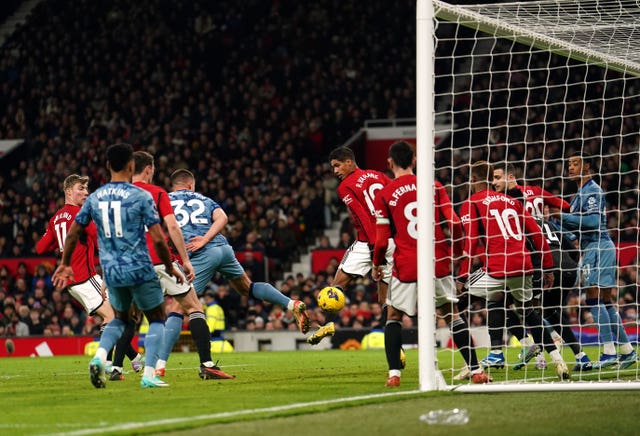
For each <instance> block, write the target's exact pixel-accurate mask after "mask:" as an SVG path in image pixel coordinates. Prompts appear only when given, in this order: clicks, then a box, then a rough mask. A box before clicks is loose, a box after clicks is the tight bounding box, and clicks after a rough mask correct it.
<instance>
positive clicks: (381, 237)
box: [371, 195, 391, 281]
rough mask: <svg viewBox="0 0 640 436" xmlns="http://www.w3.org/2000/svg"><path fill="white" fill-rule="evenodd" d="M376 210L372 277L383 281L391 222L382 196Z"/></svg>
mask: <svg viewBox="0 0 640 436" xmlns="http://www.w3.org/2000/svg"><path fill="white" fill-rule="evenodd" d="M375 209H376V212H375V213H376V240H375V244H374V246H373V256H372V264H373V266H372V268H371V276H372V277H373V280H375V281H379V280H381V279H382V268H381V265H383V264H384V263H385V261H386V256H385V255H386V252H387V247H388V246H389V238H390V237H391V220H390V219H389V210H388V209H387V207H386V205H385V203H384V201H383V200H382V195H378V196H377V198H376V199H375Z"/></svg>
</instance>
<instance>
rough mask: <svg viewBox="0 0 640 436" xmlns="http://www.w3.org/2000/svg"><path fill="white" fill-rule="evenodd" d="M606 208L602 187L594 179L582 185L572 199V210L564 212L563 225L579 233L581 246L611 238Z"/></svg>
mask: <svg viewBox="0 0 640 436" xmlns="http://www.w3.org/2000/svg"><path fill="white" fill-rule="evenodd" d="M605 208H606V202H605V197H604V193H603V192H602V188H600V186H598V184H597V183H596V182H594V181H593V179H590V180H589V181H588V182H587V183H585V184H584V185H582V186H581V187H580V189H578V192H577V193H576V195H575V196H574V197H573V198H572V199H571V203H570V210H571V212H570V213H563V214H562V225H563V227H565V228H566V229H567V230H570V231H572V232H574V233H577V236H578V237H579V238H580V247H581V248H583V249H584V248H585V247H586V246H587V245H588V244H590V243H592V242H599V241H606V240H609V241H610V240H611V236H609V232H608V230H607V215H606V211H605Z"/></svg>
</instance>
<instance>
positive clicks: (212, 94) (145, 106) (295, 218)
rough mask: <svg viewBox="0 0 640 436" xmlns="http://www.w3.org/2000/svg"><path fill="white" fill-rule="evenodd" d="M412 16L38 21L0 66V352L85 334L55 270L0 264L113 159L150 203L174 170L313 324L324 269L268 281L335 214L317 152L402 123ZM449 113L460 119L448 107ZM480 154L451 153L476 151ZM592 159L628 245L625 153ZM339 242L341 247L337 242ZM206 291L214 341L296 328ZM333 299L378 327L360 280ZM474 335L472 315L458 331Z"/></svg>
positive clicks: (453, 157)
mask: <svg viewBox="0 0 640 436" xmlns="http://www.w3.org/2000/svg"><path fill="white" fill-rule="evenodd" d="M414 7H415V5H414V2H413V1H407V0H401V1H399V2H395V3H394V7H393V13H392V14H389V13H388V12H389V5H388V3H387V2H383V1H380V0H374V1H371V2H368V3H367V5H366V7H361V4H359V3H357V2H355V1H352V0H347V1H343V2H334V1H330V0H319V1H316V2H314V3H313V4H308V3H305V2H295V1H291V0H274V1H272V2H264V1H259V0H248V1H246V2H243V5H242V6H239V5H238V3H237V2H232V1H219V2H215V3H211V2H206V1H204V0H195V1H187V0H178V1H173V2H166V1H161V0H141V1H137V2H126V1H123V0H116V1H93V0H79V1H74V2H67V1H64V0H47V1H44V2H42V3H40V4H39V5H38V7H37V8H36V9H35V10H34V12H33V14H32V16H31V17H30V19H29V21H28V22H27V23H26V24H25V25H24V26H22V27H20V28H18V29H16V32H15V33H14V34H13V35H12V36H11V38H10V39H9V40H8V41H7V43H6V44H5V45H4V46H3V47H2V49H1V50H0V101H2V104H0V137H1V138H2V139H15V138H25V143H24V145H22V146H21V148H19V149H18V150H17V151H15V152H13V154H12V155H9V156H8V157H6V158H4V163H2V162H0V165H5V166H6V167H5V168H4V171H3V172H2V174H1V175H0V301H1V302H2V304H1V306H2V315H0V335H7V334H9V335H23V334H44V335H48V334H52V335H56V334H95V333H96V332H97V331H98V327H99V325H100V320H99V319H95V318H94V319H91V318H86V317H85V315H84V314H83V313H82V311H81V308H80V306H79V305H78V304H77V303H75V301H74V300H73V299H72V298H71V297H70V296H69V294H68V293H66V292H61V291H59V290H55V289H53V286H52V285H51V279H50V275H49V274H50V273H51V268H52V267H53V265H44V264H43V265H42V266H39V267H38V268H37V270H36V271H28V269H27V268H26V266H25V267H21V268H19V270H18V273H17V274H15V275H11V274H9V272H8V270H7V269H6V267H4V268H2V267H1V266H2V261H1V258H3V257H5V258H8V257H11V258H20V257H30V256H34V255H35V251H34V247H35V242H36V241H37V240H38V238H39V237H40V236H41V235H42V233H43V232H44V229H45V225H46V222H47V220H48V219H49V217H50V216H51V214H52V213H53V212H54V211H55V210H56V209H57V208H58V207H60V205H61V202H62V201H63V199H62V198H61V195H60V186H61V184H62V181H63V180H64V178H65V177H66V176H67V175H69V174H71V173H78V174H82V175H87V176H89V177H90V180H91V182H90V183H91V184H90V189H91V190H94V189H95V188H96V187H98V186H100V185H101V184H103V183H104V182H106V181H107V179H108V171H107V169H106V168H104V167H103V166H102V164H101V162H102V159H101V156H102V155H103V154H104V151H105V149H106V147H107V146H108V145H110V144H112V143H115V142H119V141H123V142H128V143H131V144H133V145H134V147H135V148H136V149H142V150H146V151H149V152H151V153H152V154H154V156H155V157H156V177H155V183H157V184H159V185H160V186H163V187H165V188H168V187H169V183H168V181H169V175H170V174H171V172H172V171H174V170H176V169H179V168H187V169H190V170H191V171H193V172H194V173H195V174H196V176H197V177H198V180H197V183H198V186H197V188H196V189H197V190H198V191H200V192H202V193H203V194H205V195H207V196H210V197H211V198H214V199H215V200H216V201H218V202H219V204H220V205H221V206H222V207H223V209H224V210H225V211H226V212H227V214H228V215H229V225H228V226H227V229H226V236H227V238H228V239H229V242H230V243H231V245H232V246H233V247H234V249H235V250H237V251H257V252H261V253H264V254H265V255H266V256H268V257H269V259H271V261H272V266H271V268H270V270H269V275H270V279H271V280H272V281H273V280H274V279H282V284H281V287H280V289H281V290H282V292H283V293H285V294H286V295H289V296H291V297H296V296H299V297H300V298H301V299H303V300H304V301H305V303H306V304H307V306H308V307H310V308H311V309H312V310H311V311H312V312H313V314H312V322H313V323H315V324H316V325H319V324H324V322H325V321H326V319H325V314H323V313H322V312H321V311H320V310H319V309H317V308H316V307H315V306H316V304H315V299H314V298H313V291H314V290H317V289H319V288H322V287H323V286H325V285H326V284H328V283H329V281H330V280H331V277H333V273H334V272H335V267H336V265H329V266H328V268H327V270H326V272H321V273H319V274H316V275H311V276H309V277H304V276H302V275H299V276H298V277H283V276H282V275H283V273H284V272H285V271H287V268H288V267H289V266H290V264H291V263H292V262H293V261H295V260H296V259H297V256H298V254H300V253H301V252H302V251H304V250H306V247H308V246H309V245H315V243H316V238H317V237H319V236H321V235H322V231H323V229H324V228H326V226H327V225H328V224H329V223H330V221H331V220H332V219H335V218H336V217H337V216H338V215H339V212H340V211H341V210H342V209H341V207H342V206H341V205H340V204H339V203H338V201H337V197H336V195H335V188H336V186H337V183H338V181H337V180H336V178H335V177H334V176H333V174H332V172H331V169H330V167H329V165H328V162H327V156H328V153H329V151H330V150H331V149H332V148H333V147H335V146H336V145H339V144H342V143H344V142H345V141H346V140H347V139H348V138H349V137H350V136H351V135H352V134H353V133H355V132H356V131H357V130H358V129H359V128H361V127H362V125H363V122H364V121H365V120H367V119H376V118H406V117H414V116H415V59H414V47H415V43H414V42H415V27H414V23H415V16H414V13H415V11H414ZM457 104H459V105H463V104H465V102H464V101H463V99H462V96H461V99H460V101H458V102H457ZM474 104H477V105H480V106H484V107H486V108H488V107H489V106H490V102H488V101H485V102H483V101H479V100H477V99H476V100H474ZM638 113H640V110H639V111H638ZM478 119H480V120H481V117H478V118H474V122H482V121H478ZM511 121H512V120H509V119H504V120H501V121H500V125H507V123H509V122H511ZM486 125H487V124H486V120H485V124H484V126H485V127H486ZM469 131H474V132H476V133H477V132H481V131H482V130H481V129H477V128H470V129H469ZM538 133H539V134H540V132H538ZM514 135H515V136H514ZM522 135H524V133H522ZM488 136H489V135H488V134H487V133H486V132H485V137H484V139H477V138H475V139H472V141H469V139H466V140H465V142H461V143H464V144H470V143H478V144H481V143H484V144H486V143H487V140H486V138H487V137H488ZM517 136H518V135H517V134H515V133H514V131H513V130H511V131H509V134H508V135H507V134H506V133H504V129H497V130H496V131H495V132H493V133H492V135H491V137H492V140H493V141H494V143H493V144H492V146H491V148H490V149H489V147H488V146H487V147H485V148H478V149H474V150H480V151H479V152H478V151H474V153H480V154H481V155H483V156H484V157H488V158H490V159H491V160H501V159H505V158H513V159H523V158H525V157H528V156H529V154H531V155H532V156H536V155H539V154H537V153H538V151H539V145H540V144H541V143H542V140H543V138H542V137H540V136H538V137H536V138H534V140H533V143H534V144H535V145H534V146H532V145H525V142H526V141H525V139H526V138H525V137H524V136H523V137H521V138H518V137H517ZM457 139H458V138H453V137H452V141H453V140H456V141H457ZM561 139H562V138H557V140H555V141H553V142H549V143H548V144H546V148H545V158H547V160H548V161H549V162H556V164H554V165H555V166H552V165H548V166H546V167H545V168H544V169H543V168H542V167H541V166H536V165H529V166H527V168H526V173H525V174H524V176H526V177H527V178H529V177H530V178H532V179H533V181H534V182H535V181H538V182H539V181H540V180H541V178H542V177H543V176H545V177H546V176H549V177H548V179H547V178H545V180H544V183H545V186H546V187H547V188H548V189H549V190H550V191H552V192H554V193H559V192H558V189H557V186H556V185H555V184H554V177H555V176H557V175H559V174H562V169H561V165H562V159H561V158H562V157H563V153H564V152H566V149H565V147H564V145H563V143H562V140H561ZM507 143H508V144H509V147H508V150H509V155H507V146H506V145H505V144H507ZM593 144H595V143H592V144H590V145H589V146H590V147H595V145H593ZM617 146H619V148H618V149H616V147H617ZM606 147H607V148H606V150H607V152H609V151H610V153H611V156H610V157H611V158H610V159H608V160H607V162H606V167H607V168H608V169H610V170H611V172H607V173H606V174H605V175H604V176H603V183H602V186H603V188H605V189H607V190H608V192H615V191H619V192H621V193H622V194H621V195H620V196H619V197H618V196H616V197H615V198H614V197H612V198H610V201H611V203H612V204H615V205H619V208H618V209H617V210H616V211H615V212H614V213H613V214H611V228H612V229H619V231H617V230H613V232H617V233H618V235H617V236H616V235H614V238H615V240H633V241H636V240H637V226H638V212H637V180H638V177H637V172H635V173H634V172H629V171H627V174H629V175H628V176H625V177H623V178H619V177H618V176H617V174H618V172H617V169H621V170H629V169H631V170H634V169H635V170H637V168H638V160H637V159H638V158H637V144H636V143H633V144H627V143H623V144H617V143H616V144H606ZM634 147H635V148H634ZM594 151H595V149H594ZM598 151H600V150H598ZM438 158H439V164H438V165H439V166H442V168H443V169H442V171H440V172H438V174H437V176H438V178H439V179H440V180H441V181H442V182H443V184H445V185H446V186H448V187H449V188H450V189H451V190H452V191H451V198H452V199H453V201H454V202H455V203H456V204H459V203H460V201H461V200H462V199H464V198H466V196H467V193H466V192H465V191H464V189H459V188H456V187H457V186H460V185H464V184H465V182H466V177H467V173H466V171H467V164H468V160H469V152H468V151H465V150H460V152H459V153H453V154H449V153H448V152H444V151H443V152H440V153H439V154H438ZM557 162H559V163H557ZM558 165H560V169H558ZM454 169H455V170H454ZM552 176H553V177H552ZM565 194H566V193H565ZM612 195H616V194H612ZM634 196H635V197H634ZM343 230H344V231H343V232H342V235H343V237H341V246H343V247H344V246H345V244H347V246H348V240H349V239H350V237H351V238H352V237H353V236H352V229H349V228H348V227H346V228H345V229H343ZM323 244H324V246H327V245H328V244H329V243H328V242H327V241H326V240H325V241H324V242H323ZM244 265H245V269H247V271H249V272H250V274H252V275H260V274H262V273H263V270H262V269H261V268H259V267H256V265H255V261H251V259H249V260H248V261H246V263H245V264H244ZM621 273H622V274H621V276H620V280H621V283H622V284H624V287H623V288H621V292H620V294H621V295H620V296H619V297H620V299H621V301H622V300H624V302H625V307H627V306H628V308H627V309H628V310H625V314H626V315H627V316H628V317H637V311H636V313H635V315H634V314H633V311H634V310H635V307H636V305H635V303H636V302H637V291H638V283H639V282H638V279H637V274H636V270H635V269H634V268H628V269H625V270H623V271H621ZM256 278H257V279H263V277H256ZM211 288H212V289H214V290H216V292H217V299H218V303H219V304H220V305H221V306H222V307H223V308H224V310H225V314H226V317H227V328H238V329H243V328H265V329H271V328H273V329H280V328H295V324H294V323H292V322H291V320H287V319H286V314H285V313H282V311H280V310H278V309H277V308H273V307H266V306H264V305H262V304H261V303H260V304H258V303H257V302H255V301H244V300H241V299H240V298H239V297H238V296H237V295H236V294H234V293H233V292H230V291H229V289H228V287H227V285H226V284H225V283H223V282H222V281H219V280H218V281H215V282H213V283H211ZM347 297H348V299H349V304H348V307H347V309H345V310H344V311H343V312H342V313H341V316H340V317H339V319H338V320H336V322H337V323H339V324H340V325H342V326H349V327H356V328H358V327H364V328H372V327H375V326H376V325H377V323H379V319H380V306H379V305H378V304H377V303H376V302H375V301H376V295H375V284H374V283H373V282H372V281H371V280H370V278H363V279H361V280H359V281H358V282H357V283H355V284H354V285H353V286H351V287H350V288H349V289H347ZM576 298H578V296H576ZM629 320H631V319H630V318H629ZM634 321H635V319H634ZM407 322H408V323H410V322H411V320H407ZM483 323H484V318H483V316H482V310H481V308H478V311H476V312H474V317H473V318H472V319H470V324H471V325H480V324H483ZM312 327H313V324H312Z"/></svg>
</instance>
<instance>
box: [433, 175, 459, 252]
mask: <svg viewBox="0 0 640 436" xmlns="http://www.w3.org/2000/svg"><path fill="white" fill-rule="evenodd" d="M438 198H439V200H440V205H439V207H440V213H441V214H442V216H443V217H444V219H445V220H446V221H447V223H448V224H449V230H450V232H451V240H452V244H451V245H452V249H453V256H454V257H460V256H462V253H463V251H464V239H463V234H462V231H463V228H462V221H461V220H460V218H459V217H458V215H457V214H456V212H455V210H453V205H452V204H451V199H450V198H449V195H447V191H446V190H445V189H444V187H439V188H438Z"/></svg>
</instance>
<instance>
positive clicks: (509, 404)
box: [0, 350, 640, 436]
mask: <svg viewBox="0 0 640 436" xmlns="http://www.w3.org/2000/svg"><path fill="white" fill-rule="evenodd" d="M483 353H484V352H483V351H480V352H479V354H480V356H481V357H482V356H484V354H483ZM512 353H515V351H512ZM590 354H593V353H590ZM455 356H458V353H451V351H449V350H442V351H440V352H439V359H440V361H441V362H443V363H444V362H447V364H448V363H449V362H450V361H451V359H452V357H454V358H455V365H459V364H460V361H459V359H458V358H457V357H455ZM407 357H408V367H407V369H406V370H405V371H404V372H403V378H402V387H401V388H400V389H393V390H390V389H388V388H385V387H384V381H385V379H386V361H385V356H384V351H380V350H367V351H363V350H359V351H337V350H336V351H299V352H261V353H232V354H225V355H223V356H222V359H223V360H222V362H221V366H222V367H223V369H224V370H226V371H227V372H229V373H232V374H235V375H236V376H237V378H236V379H235V380H220V381H217V380H208V381H201V380H200V379H198V377H197V365H196V364H197V356H196V355H195V354H182V353H177V354H174V355H173V356H172V358H171V360H170V362H169V367H168V371H167V376H166V377H165V380H166V381H167V382H169V383H170V384H171V387H169V388H167V389H141V388H140V386H139V377H138V375H137V374H134V373H128V374H126V375H125V380H124V381H121V382H110V383H109V384H108V385H107V388H106V389H100V390H98V389H95V388H93V386H92V385H91V383H90V382H89V379H88V373H87V364H88V360H89V359H88V358H87V357H84V356H74V357H55V358H9V359H2V360H0V399H1V405H0V434H12V435H19V434H151V433H159V432H166V431H171V432H173V433H172V434H180V435H187V434H189V435H195V434H215V435H225V434H229V435H231V434H233V435H245V434H260V435H261V436H268V435H283V434H287V433H294V432H295V433H302V434H304V435H343V434H349V435H350V436H358V435H367V436H372V435H377V434H389V435H396V434H398V435H418V434H426V433H429V434H434V435H438V434H451V433H452V432H455V434H474V435H485V434H487V435H489V434H492V435H495V434H506V433H518V434H525V435H526V434H549V435H561V434H576V432H578V431H580V432H581V433H580V434H584V435H588V434H595V433H598V434H601V433H602V431H605V433H606V434H638V433H639V432H638V431H637V430H636V428H637V424H636V421H637V420H636V419H635V416H636V413H637V410H638V408H640V396H639V395H638V393H637V392H633V391H602V392H600V391H598V392H542V393H499V394H486V393H485V394H461V393H456V392H432V393H419V392H416V391H417V389H418V369H417V365H416V362H417V351H416V350H408V351H407ZM509 358H510V359H511V358H512V356H510V357H509ZM512 361H514V360H512ZM126 365H128V363H126ZM529 366H530V367H532V365H529ZM518 373H521V374H523V373H524V372H520V371H518V372H516V371H505V370H498V371H493V376H494V378H496V379H499V378H502V377H504V375H505V374H508V376H509V377H512V374H514V376H515V375H517V374H518ZM634 374H635V370H634ZM531 375H532V374H531V372H530V373H529V376H531ZM445 376H446V373H445ZM353 397H357V398H353ZM454 407H458V408H466V409H467V410H468V411H469V415H470V421H469V423H468V424H466V425H464V426H456V427H451V426H431V425H428V424H426V423H423V422H421V421H420V420H419V416H420V415H421V414H423V413H426V412H428V411H429V410H432V409H451V408H454ZM605 429H606V430H605Z"/></svg>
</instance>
